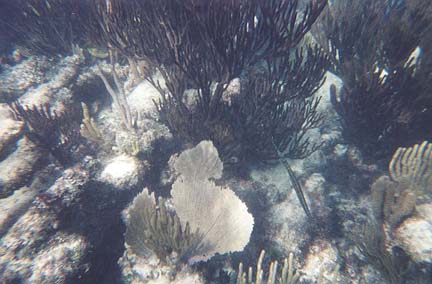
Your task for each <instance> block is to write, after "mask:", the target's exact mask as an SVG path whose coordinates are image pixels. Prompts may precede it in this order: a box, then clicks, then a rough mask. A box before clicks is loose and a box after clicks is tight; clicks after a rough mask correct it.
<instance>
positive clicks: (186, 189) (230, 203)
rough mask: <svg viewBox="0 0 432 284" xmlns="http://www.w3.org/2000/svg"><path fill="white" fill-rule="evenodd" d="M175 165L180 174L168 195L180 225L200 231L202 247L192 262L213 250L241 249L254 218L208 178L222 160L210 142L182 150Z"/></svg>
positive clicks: (215, 175) (232, 195)
mask: <svg viewBox="0 0 432 284" xmlns="http://www.w3.org/2000/svg"><path fill="white" fill-rule="evenodd" d="M174 167H175V169H176V170H178V171H179V172H178V173H179V174H180V176H179V177H178V178H177V180H176V181H175V182H174V184H173V187H172V190H171V194H172V196H173V204H174V207H175V209H176V213H177V214H178V216H179V218H180V221H181V222H182V224H183V225H185V224H187V223H188V224H189V225H190V227H191V229H192V230H193V231H194V230H199V232H201V233H202V234H203V239H202V243H203V244H204V246H203V247H202V248H204V249H201V250H197V254H196V255H195V256H194V257H193V258H192V259H191V260H190V261H191V262H196V261H201V260H207V259H209V258H211V257H212V256H213V255H215V254H216V253H220V254H223V253H227V252H233V251H241V250H243V248H244V247H245V246H246V245H247V243H248V242H249V238H250V235H251V233H252V229H253V225H254V219H253V217H252V215H251V214H250V213H248V210H247V206H246V204H244V203H243V202H242V201H241V200H240V199H239V198H238V197H237V196H236V195H235V193H234V192H233V191H232V190H231V189H229V188H227V187H220V186H216V185H215V184H214V182H213V181H211V180H209V179H210V178H218V177H220V175H221V173H222V162H221V161H220V159H219V157H218V152H217V150H216V148H215V147H214V146H213V143H212V142H210V141H203V142H201V143H200V144H198V145H197V146H196V147H195V148H194V149H192V150H189V151H186V152H184V153H182V154H181V155H180V156H179V157H178V159H177V160H176V162H175V164H174Z"/></svg>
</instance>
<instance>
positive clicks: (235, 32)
mask: <svg viewBox="0 0 432 284" xmlns="http://www.w3.org/2000/svg"><path fill="white" fill-rule="evenodd" d="M326 2H327V1H324V0H320V1H311V2H310V3H309V4H308V5H307V8H306V9H305V10H304V11H302V13H300V12H299V11H298V1H297V0H291V1H282V0H271V1H242V0H240V1H239V0H229V1H215V0H213V1H190V0H188V1H178V0H166V1H154V0H148V1H128V2H126V1H121V0H112V1H110V2H109V5H106V2H105V1H96V3H97V5H96V9H95V13H96V14H97V15H98V16H97V18H98V19H100V20H99V23H98V25H96V28H95V29H94V30H95V31H98V32H97V33H94V38H96V40H97V41H99V42H106V43H107V45H109V46H112V47H114V48H116V49H118V50H119V51H120V53H121V54H123V55H124V56H126V57H128V58H133V59H137V58H140V59H145V60H146V61H147V62H148V63H149V65H150V66H151V67H152V68H153V69H154V70H156V71H158V72H159V73H160V74H161V75H162V77H163V79H164V81H165V82H164V83H165V87H162V86H161V85H160V82H159V81H155V80H154V79H153V78H148V79H149V80H150V82H151V83H152V84H153V85H154V86H155V87H156V88H158V90H159V91H160V93H161V94H162V99H161V100H160V101H159V102H157V106H158V110H159V113H160V117H161V120H162V121H163V122H164V123H165V124H167V125H168V127H169V128H170V130H171V131H172V133H173V134H174V136H175V137H177V138H179V139H180V140H182V141H184V142H189V143H198V142H199V141H201V140H204V139H211V140H212V141H213V142H214V143H215V145H216V147H217V148H218V149H219V150H220V152H221V156H222V158H223V159H224V160H225V161H226V160H228V159H230V158H233V157H236V158H239V159H245V158H251V157H252V158H259V159H273V158H277V151H276V149H275V148H276V147H277V148H278V149H279V150H282V152H283V153H284V156H288V157H292V158H297V157H305V156H307V155H309V154H310V153H311V152H313V151H314V150H316V148H317V146H318V145H309V144H310V143H309V141H308V140H307V139H305V137H304V136H305V133H306V132H307V130H309V129H310V128H313V127H316V126H318V125H319V122H320V121H321V119H322V117H321V116H320V115H319V114H317V112H316V108H317V105H318V100H314V99H309V98H310V97H311V96H312V95H313V94H314V93H315V92H316V90H317V89H318V87H319V86H321V84H322V81H323V75H324V70H325V69H326V67H327V57H326V55H324V54H323V53H322V52H321V51H320V50H319V49H317V48H314V47H311V46H310V47H307V48H306V49H305V50H300V49H297V48H298V46H299V43H300V42H301V40H302V39H303V37H304V35H305V34H306V33H307V32H308V31H309V30H310V28H311V26H312V25H313V23H314V22H315V20H316V19H317V17H318V16H319V14H320V13H321V11H322V10H323V8H324V7H325V5H326ZM239 77H240V78H241V88H240V90H239V93H238V94H235V95H233V94H229V92H227V88H228V86H229V84H230V83H231V82H232V80H233V79H235V78H239ZM188 89H194V90H195V94H194V98H193V99H192V103H190V102H189V103H188V102H187V101H188V99H189V98H188V95H187V94H188V92H186V91H187V90H188ZM227 97H229V98H228V99H226V98H227ZM254 102H255V104H254Z"/></svg>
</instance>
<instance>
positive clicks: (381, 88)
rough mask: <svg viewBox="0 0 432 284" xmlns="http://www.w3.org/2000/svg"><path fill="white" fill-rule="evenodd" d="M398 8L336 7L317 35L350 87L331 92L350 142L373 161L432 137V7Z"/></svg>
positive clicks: (371, 5) (420, 3) (338, 3)
mask: <svg viewBox="0 0 432 284" xmlns="http://www.w3.org/2000/svg"><path fill="white" fill-rule="evenodd" d="M393 2H394V1H393ZM393 2H387V1H371V0H367V1H350V2H347V1H335V3H334V4H333V5H332V6H331V7H329V8H328V9H327V10H326V11H325V13H323V17H322V18H321V19H320V21H319V25H318V26H317V29H316V31H315V35H316V37H317V39H318V41H319V42H320V43H321V45H322V46H323V47H324V48H325V49H326V51H327V52H328V54H330V55H331V59H332V63H333V66H334V72H335V73H336V74H337V75H339V76H340V77H341V78H342V80H343V82H344V86H343V87H342V89H341V90H335V89H334V88H332V98H333V103H334V105H335V107H336V110H337V112H338V113H339V115H340V116H341V121H342V124H343V127H344V132H343V133H344V136H345V138H346V139H347V140H348V141H349V142H350V143H353V144H355V145H356V146H358V147H359V148H360V150H361V151H362V153H363V154H364V155H365V156H366V157H367V158H372V159H384V160H389V158H390V156H391V154H392V153H393V152H394V150H395V149H396V148H397V147H399V146H401V145H402V146H406V145H410V144H413V143H415V142H419V141H421V140H424V139H430V137H431V136H430V135H431V133H432V104H431V93H430V90H431V87H432V86H431V76H432V75H431V74H432V68H431V67H432V65H431V64H430V58H431V51H430V48H428V47H427V42H428V41H430V38H431V37H432V33H431V20H430V18H429V19H428V18H427V13H426V11H427V7H429V9H430V7H431V5H430V4H429V3H427V2H426V1H423V0H418V1H411V2H410V3H409V5H402V4H404V3H405V1H397V3H396V2H394V3H393ZM407 3H408V2H407ZM428 38H429V40H428Z"/></svg>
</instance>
